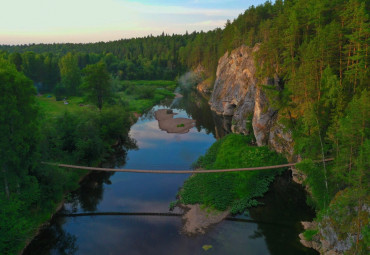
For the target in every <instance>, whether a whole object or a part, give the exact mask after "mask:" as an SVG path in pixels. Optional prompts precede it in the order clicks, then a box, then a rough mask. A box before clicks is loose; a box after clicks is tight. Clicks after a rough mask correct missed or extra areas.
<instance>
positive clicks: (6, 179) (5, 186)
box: [3, 167, 10, 199]
mask: <svg viewBox="0 0 370 255" xmlns="http://www.w3.org/2000/svg"><path fill="white" fill-rule="evenodd" d="M3 175H4V188H5V195H6V197H7V198H8V199H9V196H10V192H9V184H8V178H7V177H6V170H5V167H3Z"/></svg>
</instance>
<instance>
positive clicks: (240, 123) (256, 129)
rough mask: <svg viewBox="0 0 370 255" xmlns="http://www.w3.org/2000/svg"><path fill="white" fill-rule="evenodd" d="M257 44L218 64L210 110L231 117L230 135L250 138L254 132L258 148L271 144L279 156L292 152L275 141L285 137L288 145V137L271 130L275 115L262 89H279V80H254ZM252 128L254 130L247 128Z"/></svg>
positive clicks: (225, 56)
mask: <svg viewBox="0 0 370 255" xmlns="http://www.w3.org/2000/svg"><path fill="white" fill-rule="evenodd" d="M259 48H260V47H259V44H256V45H255V46H254V47H253V48H250V47H247V46H241V47H239V48H237V49H235V50H233V51H232V52H231V53H230V54H229V53H228V52H226V53H225V55H224V56H222V57H221V58H220V60H219V61H218V68H217V73H216V81H215V84H214V89H213V92H212V95H211V99H210V101H209V103H210V105H211V109H212V110H213V111H215V112H216V113H217V114H220V115H223V116H232V132H234V133H241V134H249V132H253V133H254V136H255V137H256V142H257V145H259V146H262V145H267V144H271V146H272V147H273V148H275V147H276V148H277V151H279V152H283V151H284V152H285V151H287V150H288V151H292V149H291V148H290V147H289V148H287V147H288V144H290V142H288V144H286V143H284V144H280V143H279V142H277V141H275V138H279V137H284V138H285V137H286V138H287V139H288V140H289V141H291V140H292V139H291V137H290V135H289V133H284V132H283V131H282V129H279V128H275V129H273V127H274V125H275V123H276V117H277V112H276V111H275V110H274V109H273V108H271V107H270V104H269V102H268V99H267V97H266V95H265V93H264V92H263V89H262V87H261V85H259V84H269V85H275V86H276V88H277V89H278V88H279V85H278V82H279V79H278V77H277V76H276V77H273V78H270V79H268V78H264V79H263V80H259V78H258V77H257V68H256V67H257V64H256V63H255V60H254V53H255V52H257V51H258V50H259ZM250 126H252V127H253V130H251V129H250V128H249V127H250Z"/></svg>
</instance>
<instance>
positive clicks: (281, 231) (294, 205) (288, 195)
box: [250, 172, 318, 255]
mask: <svg viewBox="0 0 370 255" xmlns="http://www.w3.org/2000/svg"><path fill="white" fill-rule="evenodd" d="M305 199H306V194H305V190H304V189H303V187H302V186H301V185H299V184H297V183H295V182H293V181H292V179H291V174H290V173H289V172H285V173H284V174H283V176H279V177H277V178H276V179H275V181H274V182H273V183H272V186H271V188H270V190H269V191H268V192H267V193H266V195H265V196H264V197H263V198H262V199H260V202H261V203H263V205H261V206H258V207H255V208H253V209H251V210H250V216H251V218H252V219H254V220H256V221H257V222H258V221H263V220H264V221H269V222H276V223H278V224H279V227H276V226H273V225H271V224H264V223H259V224H258V229H257V230H256V231H255V233H254V234H253V235H252V236H250V238H252V239H255V238H261V237H264V238H265V239H266V244H267V246H268V249H269V251H270V254H271V255H278V254H286V255H295V254H303V255H304V254H318V253H317V252H316V251H315V250H313V249H308V248H306V247H303V246H302V244H301V243H300V242H299V238H298V234H299V233H301V232H303V228H302V226H301V224H300V222H301V221H311V220H312V219H313V217H314V216H315V213H314V211H313V210H312V209H310V208H309V207H308V206H307V204H306V202H305ZM288 240H289V241H288ZM282 244H284V245H282Z"/></svg>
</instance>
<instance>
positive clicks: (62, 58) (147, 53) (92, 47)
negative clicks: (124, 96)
mask: <svg viewBox="0 0 370 255" xmlns="http://www.w3.org/2000/svg"><path fill="white" fill-rule="evenodd" d="M195 36H196V33H192V34H187V35H172V36H169V35H165V34H162V35H161V36H158V37H153V36H148V37H145V38H136V39H126V40H119V41H114V42H108V43H103V42H101V43H89V44H37V45H23V46H6V45H1V46H0V56H1V55H2V56H3V57H4V58H8V59H10V60H11V61H12V62H13V63H14V64H16V66H17V68H18V70H22V71H23V72H24V73H25V74H26V75H27V77H29V78H30V79H32V80H33V81H34V82H35V83H37V84H38V85H39V87H40V89H41V91H48V92H50V91H52V90H53V89H54V88H55V87H56V86H57V84H58V83H60V82H62V79H63V71H62V69H63V67H64V66H65V64H72V63H73V64H74V66H78V68H79V69H80V70H81V69H83V68H84V67H85V66H86V65H88V64H95V63H97V62H99V61H104V62H105V63H106V65H107V67H108V70H109V72H110V73H112V75H113V76H115V77H118V78H119V79H121V80H154V79H156V80H158V79H161V80H173V79H175V77H177V76H179V75H181V74H182V73H183V72H184V71H185V70H186V69H185V67H184V66H183V65H181V63H180V62H179V56H178V54H179V49H180V48H181V47H183V46H184V45H186V43H187V42H188V41H189V40H192V38H194V37H195ZM62 84H63V82H62Z"/></svg>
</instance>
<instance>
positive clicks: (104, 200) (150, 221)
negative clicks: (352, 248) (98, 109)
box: [25, 93, 316, 255]
mask: <svg viewBox="0 0 370 255" xmlns="http://www.w3.org/2000/svg"><path fill="white" fill-rule="evenodd" d="M171 103H172V102H170V101H169V102H164V103H163V104H161V105H158V106H156V107H154V108H153V109H152V110H151V111H149V112H147V113H146V114H144V115H143V116H142V117H141V118H140V119H139V120H138V122H137V123H136V124H135V125H134V126H132V128H131V131H130V137H131V139H132V140H131V141H132V144H131V147H130V148H131V150H128V151H126V150H125V148H128V147H125V146H123V147H121V148H122V152H121V153H118V154H117V155H115V157H113V158H112V159H111V160H110V161H107V162H106V163H105V164H106V165H107V166H108V167H120V168H132V169H134V168H136V169H179V170H180V169H189V168H190V167H191V164H192V163H193V162H194V161H195V160H196V159H197V158H198V157H199V156H200V155H203V154H204V153H205V151H206V150H207V149H208V148H209V147H210V146H211V144H212V143H213V142H214V141H215V138H219V137H222V136H223V135H225V134H226V133H228V132H229V127H230V126H231V121H229V120H228V119H226V118H220V117H219V116H217V115H215V114H214V113H212V112H211V111H210V109H209V106H208V103H207V101H206V100H204V99H203V98H202V97H199V96H198V95H197V94H192V93H190V94H185V95H184V97H183V98H181V99H178V100H175V101H174V103H173V105H172V107H173V108H175V112H178V113H179V114H178V116H179V117H186V118H193V119H196V121H197V125H196V128H192V129H191V130H190V131H189V133H187V134H181V135H179V134H167V133H166V132H164V131H161V130H159V128H158V123H157V121H156V120H155V118H154V111H155V110H156V109H159V108H166V107H169V106H170V105H171ZM135 141H137V142H136V143H135ZM126 161H127V162H126ZM187 178H189V175H169V174H163V175H152V174H135V173H115V174H113V173H107V172H103V173H96V172H95V173H93V174H91V175H90V176H89V177H88V178H87V179H86V180H84V182H83V183H82V185H81V188H80V189H79V190H77V191H76V192H74V193H73V194H72V195H71V197H70V199H69V202H68V203H66V204H65V207H64V210H65V212H77V213H84V212H88V213H89V212H98V213H99V212H127V213H135V212H153V213H162V212H169V204H170V202H171V201H173V200H174V199H175V197H176V193H177V192H178V189H179V188H180V187H181V186H182V185H183V183H184V181H185V180H186V179H187ZM285 179H286V178H285ZM286 180H287V179H286ZM286 180H285V181H286ZM285 181H284V180H281V181H276V182H275V183H274V185H273V189H272V191H270V192H269V193H268V196H266V197H265V198H264V199H263V200H261V201H262V202H264V203H265V206H260V207H257V208H255V209H253V210H251V212H250V215H251V218H246V221H245V222H238V221H224V222H221V223H220V224H217V225H214V226H211V227H210V229H209V230H208V232H207V234H205V235H197V236H191V237H189V236H186V235H183V234H182V233H181V229H182V225H183V222H182V220H181V218H180V217H158V216H154V215H144V216H134V215H126V216H122V215H105V216H86V217H75V218H68V217H63V216H59V217H56V219H54V220H53V222H52V224H51V226H50V227H49V228H47V229H46V230H45V231H44V232H43V233H42V234H41V235H40V236H39V237H38V238H37V239H36V240H35V241H33V242H32V243H31V245H30V246H29V248H28V249H27V252H26V253H25V254H135V255H136V254H140V255H141V254H179V255H180V254H206V253H207V254H209V253H211V254H249V255H259V254H263V255H264V254H273V255H277V254H281V255H283V254H284V255H285V254H316V253H315V252H313V251H311V250H309V249H305V248H304V247H303V246H301V245H300V244H299V241H298V240H297V235H298V232H299V231H300V226H299V225H298V224H299V221H300V220H306V219H310V217H312V215H311V214H310V213H311V212H310V211H309V212H307V210H308V209H307V207H306V206H305V204H304V196H303V195H302V196H301V195H299V194H301V193H299V192H298V191H297V190H296V187H293V188H292V184H291V183H290V182H289V181H288V183H284V182H285ZM293 186H294V184H293ZM292 194H294V196H295V197H293V196H292ZM302 194H303V193H302ZM302 203H303V204H302ZM301 204H302V205H301ZM175 213H182V211H181V210H179V209H177V211H175ZM249 220H253V221H256V222H250V221H249ZM282 244H283V245H282ZM203 245H212V249H210V250H208V251H207V252H206V251H204V250H203V249H202V246H203Z"/></svg>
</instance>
